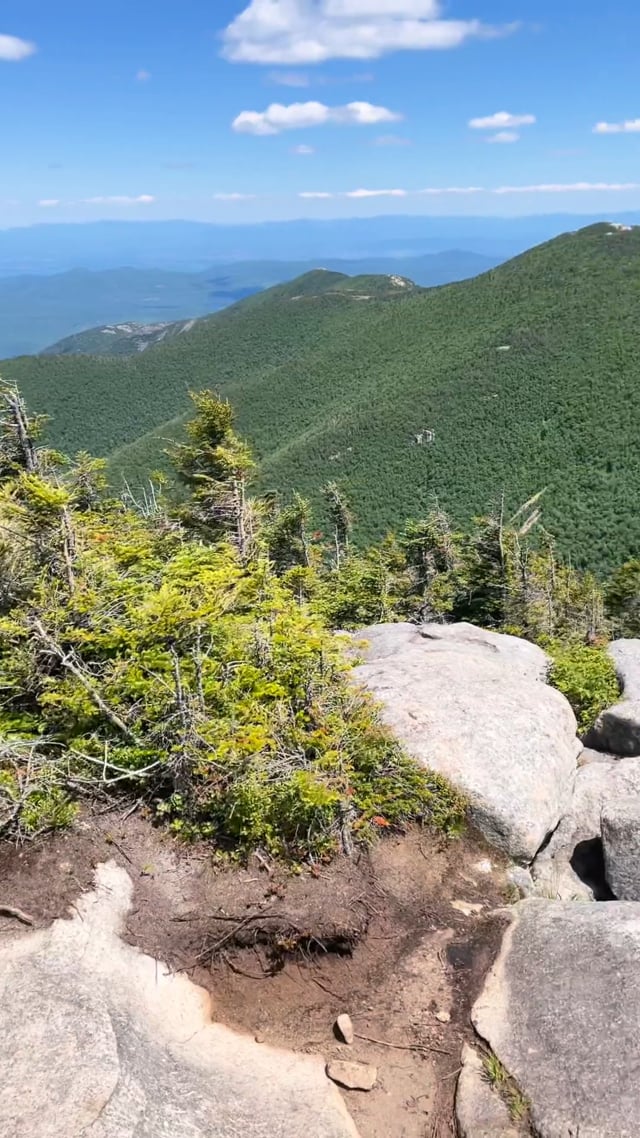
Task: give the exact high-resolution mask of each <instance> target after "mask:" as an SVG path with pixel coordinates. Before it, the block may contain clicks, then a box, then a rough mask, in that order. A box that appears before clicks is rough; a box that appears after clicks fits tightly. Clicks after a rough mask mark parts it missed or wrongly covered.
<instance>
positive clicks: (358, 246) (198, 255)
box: [0, 213, 640, 322]
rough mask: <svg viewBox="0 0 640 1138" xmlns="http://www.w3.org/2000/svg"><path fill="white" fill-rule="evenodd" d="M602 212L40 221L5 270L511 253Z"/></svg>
mask: <svg viewBox="0 0 640 1138" xmlns="http://www.w3.org/2000/svg"><path fill="white" fill-rule="evenodd" d="M601 220H603V218H602V215H589V216H582V217H581V216H575V215H571V214H543V215H539V216H532V217H508V218H503V217H425V216H407V215H405V216H402V215H399V216H381V217H367V218H354V217H351V218H342V219H334V220H327V221H313V220H310V219H300V220H296V221H271V222H264V223H262V224H255V225H213V224H209V223H206V222H197V221H96V222H87V223H82V224H75V225H73V224H48V225H33V226H28V227H25V228H21V229H4V230H0V277H2V276H17V275H23V274H25V273H29V274H38V275H39V274H42V273H62V272H66V271H68V270H70V269H76V268H84V269H98V270H101V269H119V268H120V267H121V266H123V265H126V266H129V267H130V268H134V269H154V270H157V269H170V270H172V271H181V272H190V273H191V272H203V271H206V270H208V269H209V268H210V266H211V265H215V264H220V263H221V262H232V261H297V262H300V261H312V262H313V263H314V264H316V265H317V264H322V265H324V264H326V259H327V258H332V259H336V258H339V259H342V260H353V259H361V258H364V257H393V258H401V257H416V256H420V255H421V254H424V253H442V252H446V251H448V250H450V249H465V250H467V251H468V252H470V253H480V254H482V255H483V256H486V257H490V258H491V259H492V260H494V261H503V260H505V259H506V258H507V257H512V256H515V254H517V253H521V252H523V251H524V250H525V249H528V248H530V247H531V246H532V245H536V244H538V243H539V242H541V241H547V240H549V239H550V238H551V237H555V236H557V235H558V234H560V233H563V232H566V231H568V230H574V229H578V228H579V227H581V226H586V225H589V224H591V223H592V222H597V221H601ZM607 220H611V221H621V222H624V223H627V224H635V223H637V222H639V221H640V213H628V214H617V215H615V216H613V215H612V216H611V217H607ZM129 315H130V316H131V315H132V314H129ZM105 322H106V319H105Z"/></svg>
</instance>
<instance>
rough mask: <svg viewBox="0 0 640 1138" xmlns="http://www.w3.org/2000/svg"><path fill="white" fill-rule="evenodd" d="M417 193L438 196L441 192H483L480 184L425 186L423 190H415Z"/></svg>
mask: <svg viewBox="0 0 640 1138" xmlns="http://www.w3.org/2000/svg"><path fill="white" fill-rule="evenodd" d="M416 192H417V193H418V194H428V195H429V196H433V197H439V196H440V195H441V194H453V195H456V194H484V193H485V192H486V191H485V190H484V189H483V187H482V186H427V188H426V189H425V190H417V191H416Z"/></svg>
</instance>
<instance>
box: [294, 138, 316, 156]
mask: <svg viewBox="0 0 640 1138" xmlns="http://www.w3.org/2000/svg"><path fill="white" fill-rule="evenodd" d="M315 152H316V151H315V147H314V146H307V144H306V142H301V143H300V146H292V147H291V153H292V154H297V155H299V156H300V157H301V158H308V157H309V155H311V154H315Z"/></svg>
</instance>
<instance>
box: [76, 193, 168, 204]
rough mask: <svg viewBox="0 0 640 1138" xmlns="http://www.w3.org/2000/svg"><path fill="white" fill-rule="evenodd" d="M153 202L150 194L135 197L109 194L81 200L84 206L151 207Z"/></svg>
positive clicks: (153, 199)
mask: <svg viewBox="0 0 640 1138" xmlns="http://www.w3.org/2000/svg"><path fill="white" fill-rule="evenodd" d="M155 200H156V199H155V198H154V197H153V196H152V194H138V196H137V197H130V196H129V195H128V194H111V195H107V196H102V195H100V196H98V197H95V198H83V202H84V204H85V205H151V203H152V202H154V201H155Z"/></svg>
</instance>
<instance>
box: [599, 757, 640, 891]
mask: <svg viewBox="0 0 640 1138" xmlns="http://www.w3.org/2000/svg"><path fill="white" fill-rule="evenodd" d="M621 765H622V766H627V763H622V764H621ZM602 848H603V853H604V872H605V877H606V879H607V884H608V885H609V888H610V889H611V892H612V893H613V895H614V897H617V898H618V900H619V901H640V789H639V788H636V792H635V794H631V795H628V796H627V797H624V798H622V797H618V798H614V799H611V800H609V801H608V802H607V803H606V805H605V806H604V808H603V811H602Z"/></svg>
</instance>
